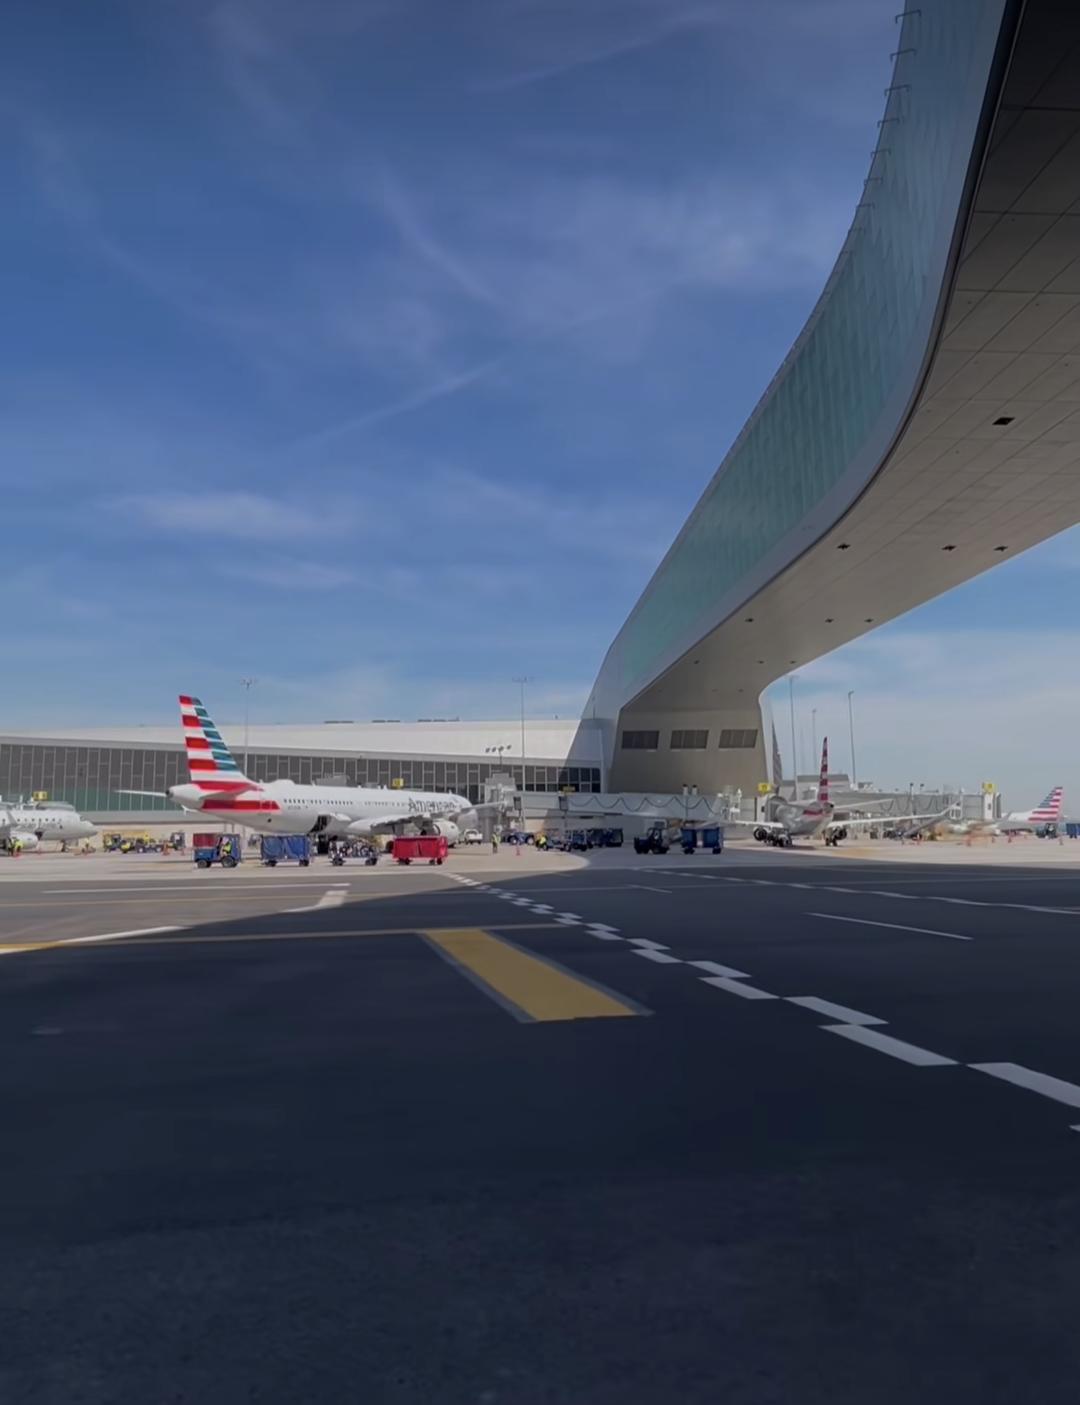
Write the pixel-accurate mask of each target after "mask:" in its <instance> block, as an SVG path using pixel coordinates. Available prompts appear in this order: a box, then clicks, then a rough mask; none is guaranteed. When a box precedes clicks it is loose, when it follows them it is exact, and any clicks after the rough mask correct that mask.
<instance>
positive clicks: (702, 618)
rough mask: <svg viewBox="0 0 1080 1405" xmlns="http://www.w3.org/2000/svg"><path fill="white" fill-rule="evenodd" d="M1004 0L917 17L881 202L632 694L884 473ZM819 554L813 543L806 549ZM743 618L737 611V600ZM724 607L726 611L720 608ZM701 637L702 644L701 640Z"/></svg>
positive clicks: (923, 11) (637, 638) (728, 471)
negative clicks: (848, 489) (808, 531)
mask: <svg viewBox="0 0 1080 1405" xmlns="http://www.w3.org/2000/svg"><path fill="white" fill-rule="evenodd" d="M1003 12H1004V0H925V3H924V4H923V5H922V6H921V8H918V9H909V10H907V11H905V15H904V20H903V25H902V27H900V28H898V31H897V33H898V35H899V39H898V42H897V50H898V53H897V55H896V68H895V72H894V78H893V85H892V86H891V87H890V89H889V91H888V96H887V100H886V103H887V105H886V109H885V115H884V117H883V119H882V121H881V123H880V124H879V128H878V131H879V137H878V147H877V150H876V151H875V154H874V158H873V163H872V166H871V170H870V174H869V178H868V180H867V183H866V187H865V192H864V195H863V198H862V200H861V201H860V204H859V208H858V209H857V211H856V215H855V220H854V223H853V225H852V228H851V231H850V233H849V235H848V238H847V241H846V243H845V246H844V248H843V250H842V251H841V254H840V257H839V259H838V261H837V264H836V266H835V268H834V269H833V272H832V275H831V277H830V278H829V281H828V283H827V284H826V287H825V291H824V292H823V294H822V297H821V299H820V300H819V302H818V305H817V307H816V308H815V310H814V312H813V314H812V315H811V317H810V320H809V321H808V323H807V325H806V327H805V328H804V330H803V332H802V334H801V335H800V337H799V339H798V341H797V342H796V343H795V345H794V347H793V348H792V350H791V352H790V353H789V355H788V357H787V359H786V360H785V362H784V364H783V365H782V366H781V368H780V370H779V372H778V373H777V375H776V377H775V378H774V380H773V382H772V384H771V385H770V387H769V389H768V390H767V391H766V393H765V395H764V396H763V398H762V400H761V402H760V403H759V405H758V407H757V409H756V410H755V412H754V414H753V415H752V416H751V418H750V420H749V421H748V422H747V425H746V427H745V428H744V429H743V431H742V433H741V434H740V436H739V438H738V439H737V440H736V442H735V444H734V446H733V447H732V449H731V451H730V452H729V454H728V455H727V457H726V459H725V460H724V462H723V463H722V464H721V466H720V469H719V470H718V471H717V473H716V475H715V477H714V478H713V480H712V482H711V483H710V485H709V487H708V488H707V489H706V491H705V493H704V495H703V496H702V498H701V500H700V502H699V503H698V505H697V507H696V508H695V510H694V512H693V514H692V516H691V517H690V519H689V521H688V522H687V525H686V527H685V528H684V531H683V533H682V535H681V537H680V538H679V540H678V541H677V542H676V544H675V546H674V547H673V549H672V551H671V552H670V553H669V555H668V557H667V558H666V559H665V561H664V562H663V563H662V564H661V566H660V568H659V569H658V571H657V573H656V575H655V576H654V577H653V579H652V581H651V582H650V584H649V586H648V588H647V589H646V591H645V593H644V595H643V596H642V598H641V601H640V603H639V605H638V607H637V608H636V609H635V611H634V613H633V614H632V615H631V617H630V619H629V620H628V621H627V623H626V625H625V626H624V628H623V631H622V633H621V634H620V637H619V641H618V644H617V648H616V653H617V656H618V670H619V675H620V677H619V684H620V690H621V693H622V696H623V697H627V696H629V695H630V694H631V693H632V692H633V691H634V690H635V689H636V688H638V687H640V686H643V685H644V684H646V683H648V682H649V681H651V679H652V677H653V676H654V675H655V672H656V670H657V668H658V667H660V666H663V662H664V658H665V655H666V654H667V653H668V651H670V650H671V648H672V646H673V645H674V644H676V643H679V644H683V643H685V646H686V647H689V646H690V644H691V643H692V642H694V640H693V639H691V638H689V635H690V632H691V630H692V628H697V627H698V626H699V625H700V628H701V633H707V632H708V630H709V629H710V628H712V627H713V626H714V625H715V624H716V623H718V622H719V621H718V620H717V619H716V610H717V606H718V605H719V604H720V602H722V601H724V600H725V598H726V597H729V595H730V593H731V592H733V591H737V588H738V587H739V586H740V584H741V583H743V582H748V581H751V580H752V578H753V573H754V571H755V568H758V567H759V566H760V565H761V563H763V562H764V560H765V558H766V557H767V556H768V554H769V552H770V551H772V550H773V549H775V548H778V547H780V546H781V544H783V543H784V540H785V538H787V537H788V536H789V534H790V533H792V532H793V531H794V530H795V529H796V528H798V527H799V526H800V524H802V523H804V522H805V521H806V519H807V517H808V515H809V514H811V513H812V512H813V511H814V509H815V508H817V507H820V506H822V505H823V504H825V500H826V498H827V497H828V496H829V494H830V492H831V491H832V490H833V489H835V488H837V487H838V486H839V485H841V479H842V478H844V475H845V473H846V472H847V471H848V470H849V469H850V468H851V467H852V465H853V464H855V463H856V462H857V461H858V460H859V456H860V454H863V455H866V454H873V453H877V454H878V455H879V457H878V458H877V460H876V461H871V462H870V463H869V465H868V467H867V470H866V476H867V477H868V476H869V475H870V474H872V473H873V472H874V471H875V469H876V468H877V467H878V466H879V465H880V455H882V454H884V453H885V452H887V450H888V447H889V444H890V443H891V437H892V435H893V434H894V433H895V431H896V429H897V428H898V427H899V425H898V423H897V422H896V421H897V416H898V415H900V416H902V413H903V405H904V403H905V401H904V400H901V401H900V402H898V401H897V395H898V393H899V394H900V395H901V396H908V397H909V396H910V394H911V393H912V392H913V391H914V389H915V381H916V378H917V375H918V371H919V368H920V366H921V365H922V362H923V357H924V355H925V352H926V349H927V339H928V336H929V333H930V329H931V328H932V323H933V316H934V311H935V308H936V306H937V302H938V299H939V296H940V294H941V291H942V284H943V281H944V277H945V272H946V260H947V254H948V249H949V246H950V242H951V239H952V234H953V230H954V228H955V225H956V220H957V216H958V211H959V204H960V198H961V193H962V187H963V177H964V175H965V174H966V171H967V167H968V165H969V163H970V160H971V155H972V152H973V151H974V148H975V144H976V139H977V132H978V123H979V120H980V117H981V114H982V106H983V101H984V98H985V93H986V88H987V84H988V77H989V74H990V72H991V67H992V63H993V57H994V53H995V48H996V44H997V39H998V35H999V31H1000V28H1001V22H1002V16H1003ZM804 544H805V543H804ZM732 608H735V606H734V605H733V606H732ZM710 611H711V614H710ZM701 633H697V634H695V635H694V639H696V638H700V637H701Z"/></svg>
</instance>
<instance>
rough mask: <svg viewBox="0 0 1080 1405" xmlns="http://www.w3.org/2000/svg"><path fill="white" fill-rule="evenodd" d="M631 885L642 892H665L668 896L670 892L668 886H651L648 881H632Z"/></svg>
mask: <svg viewBox="0 0 1080 1405" xmlns="http://www.w3.org/2000/svg"><path fill="white" fill-rule="evenodd" d="M631 886H632V887H634V888H637V889H638V890H639V891H640V892H642V893H666V894H667V895H668V896H669V897H670V895H671V892H672V889H670V888H653V887H651V886H650V885H649V884H648V883H634V884H632V885H631Z"/></svg>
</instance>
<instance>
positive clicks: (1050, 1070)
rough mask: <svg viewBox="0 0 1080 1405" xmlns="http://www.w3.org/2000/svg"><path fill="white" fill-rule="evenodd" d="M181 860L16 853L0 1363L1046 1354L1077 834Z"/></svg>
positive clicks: (1072, 1163)
mask: <svg viewBox="0 0 1080 1405" xmlns="http://www.w3.org/2000/svg"><path fill="white" fill-rule="evenodd" d="M202 877H203V879H204V880H205V881H204V883H203V884H202V885H201V886H194V885H191V884H188V883H187V880H186V877H185V879H184V880H182V881H181V880H176V881H175V882H174V880H173V879H172V878H171V877H170V876H167V875H163V876H162V877H160V878H159V879H158V880H156V882H157V886H156V887H155V882H152V881H147V883H146V884H145V886H146V888H147V889H148V890H149V891H147V892H143V891H135V890H134V888H133V887H132V885H131V883H130V882H128V883H127V884H126V885H125V884H123V883H115V884H109V883H106V884H100V883H99V884H91V883H86V884H83V885H81V886H82V889H83V890H82V891H80V880H79V879H78V877H77V876H75V877H73V878H72V879H71V880H70V881H69V882H67V883H61V882H59V881H57V880H56V879H55V878H49V879H47V880H44V881H43V882H41V883H38V882H26V881H21V882H19V883H18V884H12V885H7V886H5V887H4V888H3V890H2V900H0V955H3V959H2V960H0V1108H2V1112H3V1122H2V1125H3V1128H4V1132H5V1136H4V1155H3V1157H2V1158H0V1244H2V1247H3V1251H4V1252H3V1254H2V1255H0V1293H2V1298H3V1301H4V1303H5V1304H6V1309H7V1310H6V1311H5V1313H4V1317H5V1325H4V1331H3V1332H2V1333H0V1401H3V1402H4V1405H8V1402H33V1405H39V1403H40V1405H46V1403H47V1405H52V1402H57V1405H60V1403H61V1402H62V1403H63V1405H75V1403H76V1402H80V1403H81V1402H86V1405H106V1402H108V1405H127V1402H133V1403H134V1402H139V1405H147V1403H148V1402H149V1403H150V1405H153V1403H154V1402H159V1401H160V1402H165V1401H168V1402H189V1401H190V1402H200V1405H204V1403H205V1405H217V1402H229V1403H230V1405H231V1403H232V1402H237V1401H245V1402H246V1401H259V1402H279V1401H280V1402H298V1401H304V1402H308V1401H311V1402H319V1405H321V1402H324V1401H325V1402H345V1401H348V1402H352V1401H357V1402H365V1405H366V1403H367V1402H373V1403H378V1405H381V1402H386V1403H387V1405H398V1402H401V1405H414V1402H417V1403H418V1402H425V1405H428V1402H440V1403H441V1402H447V1403H448V1405H459V1402H460V1405H466V1402H468V1403H469V1405H475V1402H483V1403H484V1405H541V1402H543V1405H556V1403H557V1405H577V1403H578V1402H583V1403H587V1405H593V1402H599V1403H602V1405H607V1402H616V1401H618V1402H620V1405H625V1403H626V1402H647V1403H648V1405H653V1403H654V1402H655V1403H656V1405H660V1402H664V1405H667V1402H674V1401H679V1402H699V1401H700V1402H709V1403H710V1405H712V1403H713V1402H716V1401H724V1402H725V1405H739V1402H753V1405H758V1402H770V1403H771V1402H785V1405H786V1403H787V1402H800V1405H804V1403H805V1405H816V1402H819V1401H820V1402H826V1401H827V1402H829V1405H837V1403H838V1402H841V1403H842V1405H847V1402H851V1405H855V1402H858V1403H859V1405H865V1403H866V1402H870V1401H873V1402H885V1405H893V1402H896V1405H899V1403H900V1402H905V1405H906V1402H911V1401H920V1402H922V1401H939V1400H940V1401H943V1402H944V1401H948V1402H971V1403H972V1405H996V1403H997V1402H1001V1405H1005V1402H1008V1405H1016V1402H1027V1401H1032V1402H1035V1401H1038V1402H1058V1401H1061V1402H1065V1401H1069V1402H1072V1401H1073V1400H1074V1398H1075V1394H1076V1388H1075V1380H1076V1375H1077V1370H1078V1368H1080V1341H1078V1334H1077V1333H1076V1330H1075V1318H1076V1304H1077V1301H1078V1297H1080V1245H1078V1242H1077V1225H1078V1222H1080V1216H1078V1209H1080V1195H1078V1191H1077V1185H1078V1178H1080V1131H1078V1130H1077V1128H1080V1039H1078V1037H1077V1031H1076V1014H1075V1012H1076V1007H1077V994H1078V988H1080V952H1078V946H1077V944H1078V937H1080V873H1078V872H1076V871H1073V870H1066V869H1061V870H1058V871H1050V870H1043V871H1040V870H1033V869H1028V870H1024V869H1018V868H1015V867H1014V868H1010V869H1005V868H995V867H994V866H993V865H987V864H985V863H984V864H981V865H980V866H979V867H977V868H976V867H971V868H968V867H965V866H964V865H956V866H953V867H951V868H950V869H949V870H948V871H947V872H946V871H943V870H942V868H941V867H940V866H933V865H930V864H926V865H922V864H919V863H918V862H913V863H908V864H905V865H903V866H902V867H900V866H897V865H888V864H874V863H864V862H858V861H854V860H844V859H842V858H837V859H835V860H834V859H833V858H832V856H830V860H829V862H827V863H825V862H822V861H819V860H817V859H814V858H808V857H806V856H798V855H791V856H788V855H784V854H782V853H770V852H744V853H730V854H726V855H724V856H721V857H713V856H710V855H697V856H695V857H694V858H693V859H690V860H683V859H680V858H679V857H677V856H669V857H668V858H667V859H664V860H659V861H653V860H649V859H647V858H641V859H637V858H635V857H634V856H633V855H632V854H627V855H625V856H623V855H620V856H618V857H616V858H605V859H603V860H601V861H598V862H597V863H595V864H592V865H590V866H588V867H586V868H582V869H579V870H577V871H573V872H570V871H552V872H545V871H544V869H543V867H542V866H537V865H536V864H535V863H533V864H532V865H531V866H530V867H528V869H527V870H525V871H515V870H514V869H513V868H512V866H511V865H510V864H509V863H506V862H500V864H499V866H498V867H497V868H495V869H493V870H492V871H490V872H489V871H485V869H484V868H483V867H482V866H478V865H477V864H473V865H471V866H470V865H467V864H465V863H460V864H456V865H455V864H454V863H453V862H452V863H451V864H450V865H449V866H447V867H446V868H445V869H441V870H409V871H407V872H398V871H394V870H388V871H386V872H385V873H384V872H381V871H380V873H379V875H378V877H377V878H376V877H373V876H372V875H371V873H370V871H363V870H359V871H354V870H350V869H348V868H346V869H345V870H327V871H325V872H312V873H309V874H305V875H303V876H300V875H299V874H297V875H289V874H280V873H277V872H275V874H274V875H273V878H274V879H278V878H284V879H285V882H284V883H269V884H268V883H265V882H263V880H262V878H259V877H256V876H255V875H254V874H253V873H245V872H244V871H243V870H240V871H238V872H237V873H236V874H222V875H216V874H215V875H203V876H202ZM233 880H235V882H234V881H233ZM230 883H232V886H231V887H230ZM245 883H246V884H248V885H249V886H247V887H241V886H240V885H241V884H245ZM286 884H289V885H294V886H286ZM138 887H140V885H139V884H136V885H135V888H138ZM116 933H129V934H130V935H120V936H117V935H115V934H116ZM88 938H92V940H88Z"/></svg>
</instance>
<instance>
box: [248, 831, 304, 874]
mask: <svg viewBox="0 0 1080 1405" xmlns="http://www.w3.org/2000/svg"><path fill="white" fill-rule="evenodd" d="M259 857H260V858H261V859H262V861H263V863H264V864H265V865H266V867H267V868H274V867H276V865H277V864H279V863H289V862H290V861H291V862H293V863H298V864H299V865H300V867H301V868H307V866H308V865H309V864H310V863H311V839H310V836H308V835H306V834H264V835H263V836H262V843H261V844H260V846H259Z"/></svg>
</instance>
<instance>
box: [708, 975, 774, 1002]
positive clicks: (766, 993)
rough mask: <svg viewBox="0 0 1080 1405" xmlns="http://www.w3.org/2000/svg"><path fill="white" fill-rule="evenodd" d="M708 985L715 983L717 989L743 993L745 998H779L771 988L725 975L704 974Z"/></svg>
mask: <svg viewBox="0 0 1080 1405" xmlns="http://www.w3.org/2000/svg"><path fill="white" fill-rule="evenodd" d="M701 979H702V980H703V981H704V982H705V984H706V985H714V986H715V987H716V988H717V990H726V991H727V993H728V994H729V995H741V996H742V998H743V999H744V1000H779V999H780V997H779V996H778V995H773V993H772V991H771V990H759V989H758V987H757V986H756V985H745V984H744V983H743V982H742V981H732V980H728V979H727V978H726V977H724V976H702V977H701Z"/></svg>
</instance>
